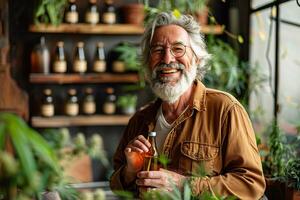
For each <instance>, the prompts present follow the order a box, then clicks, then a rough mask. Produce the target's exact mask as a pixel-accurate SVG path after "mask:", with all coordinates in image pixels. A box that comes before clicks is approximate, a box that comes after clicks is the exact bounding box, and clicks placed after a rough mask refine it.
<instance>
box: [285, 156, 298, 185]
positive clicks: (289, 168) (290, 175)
mask: <svg viewBox="0 0 300 200" xmlns="http://www.w3.org/2000/svg"><path fill="white" fill-rule="evenodd" d="M284 174H285V178H286V181H287V182H288V186H289V187H292V188H294V189H296V190H300V158H295V159H290V160H289V161H288V162H287V163H286V168H285V172H284Z"/></svg>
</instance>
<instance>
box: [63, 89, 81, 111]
mask: <svg viewBox="0 0 300 200" xmlns="http://www.w3.org/2000/svg"><path fill="white" fill-rule="evenodd" d="M65 114H66V115H68V116H77V115H78V114H79V104H78V97H77V91H76V89H74V88H72V89H69V90H68V97H67V101H66V104H65Z"/></svg>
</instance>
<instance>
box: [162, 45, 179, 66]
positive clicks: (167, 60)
mask: <svg viewBox="0 0 300 200" xmlns="http://www.w3.org/2000/svg"><path fill="white" fill-rule="evenodd" d="M162 59H163V61H164V63H166V64H170V63H171V62H173V61H175V60H176V59H175V57H174V56H173V55H172V53H171V51H170V49H169V48H166V50H165V54H164V55H163V58H162Z"/></svg>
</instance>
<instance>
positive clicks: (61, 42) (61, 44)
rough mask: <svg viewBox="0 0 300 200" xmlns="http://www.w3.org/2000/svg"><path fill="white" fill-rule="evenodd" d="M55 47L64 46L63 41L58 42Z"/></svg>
mask: <svg viewBox="0 0 300 200" xmlns="http://www.w3.org/2000/svg"><path fill="white" fill-rule="evenodd" d="M56 45H57V46H59V47H63V46H64V42H63V41H58V42H57V43H56Z"/></svg>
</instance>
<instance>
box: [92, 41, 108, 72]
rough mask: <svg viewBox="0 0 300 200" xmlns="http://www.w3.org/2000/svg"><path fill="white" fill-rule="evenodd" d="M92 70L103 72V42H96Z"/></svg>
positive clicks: (104, 64)
mask: <svg viewBox="0 0 300 200" xmlns="http://www.w3.org/2000/svg"><path fill="white" fill-rule="evenodd" d="M93 71H94V72H105V71H106V61H105V52H104V44H103V42H98V43H97V47H96V53H95V59H94V64H93Z"/></svg>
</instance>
